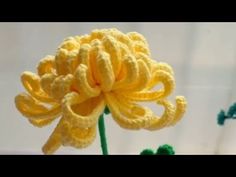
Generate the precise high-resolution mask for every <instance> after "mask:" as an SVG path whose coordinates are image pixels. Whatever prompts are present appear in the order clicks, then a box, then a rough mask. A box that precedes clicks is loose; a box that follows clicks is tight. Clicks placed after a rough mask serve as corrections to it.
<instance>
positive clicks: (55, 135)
mask: <svg viewBox="0 0 236 177" xmlns="http://www.w3.org/2000/svg"><path fill="white" fill-rule="evenodd" d="M64 124H65V120H64V118H61V120H60V121H59V123H58V124H57V126H56V128H55V129H54V130H53V132H52V134H51V135H50V137H49V138H48V140H47V142H46V143H45V144H44V146H43V147H42V151H43V153H44V154H53V153H54V152H55V151H56V150H57V149H58V148H59V147H60V146H61V140H62V134H61V131H62V127H63V125H64Z"/></svg>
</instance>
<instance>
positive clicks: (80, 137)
mask: <svg viewBox="0 0 236 177" xmlns="http://www.w3.org/2000/svg"><path fill="white" fill-rule="evenodd" d="M95 137H96V125H95V126H93V127H90V128H79V127H73V126H72V125H71V124H69V123H67V124H64V127H63V131H62V144H63V146H72V147H75V148H85V147H87V146H89V145H90V144H91V143H92V142H93V141H94V139H95Z"/></svg>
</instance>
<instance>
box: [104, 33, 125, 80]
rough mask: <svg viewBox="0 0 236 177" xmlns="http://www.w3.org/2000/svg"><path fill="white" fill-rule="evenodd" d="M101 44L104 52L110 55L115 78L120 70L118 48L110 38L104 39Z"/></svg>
mask: <svg viewBox="0 0 236 177" xmlns="http://www.w3.org/2000/svg"><path fill="white" fill-rule="evenodd" d="M102 43H103V46H104V48H105V50H106V52H108V53H109V54H110V58H111V64H112V68H113V72H114V75H115V77H117V75H118V73H119V72H120V69H121V52H120V48H119V46H118V44H117V42H116V40H115V39H114V38H113V37H111V36H106V37H104V38H103V41H102Z"/></svg>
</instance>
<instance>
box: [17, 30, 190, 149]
mask: <svg viewBox="0 0 236 177" xmlns="http://www.w3.org/2000/svg"><path fill="white" fill-rule="evenodd" d="M37 70H38V74H34V73H31V72H24V73H23V74H22V77H21V80H22V83H23V85H24V87H25V89H26V90H27V92H28V94H26V93H21V94H19V95H17V96H16V98H15V104H16V107H17V109H18V110H19V111H20V112H21V113H22V114H23V115H24V116H25V117H27V118H28V120H29V122H30V123H32V124H33V125H35V126H37V127H42V126H45V125H48V124H50V123H51V122H52V121H53V120H55V119H56V118H57V117H59V116H62V118H61V120H60V121H59V123H58V125H57V127H56V128H55V130H54V132H53V133H52V134H51V136H50V137H49V139H48V141H47V142H46V144H45V145H44V147H43V148H42V149H43V152H44V153H45V154H51V153H53V152H55V151H56V150H57V149H58V148H59V147H60V146H61V145H64V146H73V147H76V148H84V147H87V146H89V145H90V144H91V143H92V142H93V140H94V138H95V136H96V125H97V123H98V119H99V116H100V114H102V113H103V111H104V108H105V106H108V108H109V110H110V112H111V114H112V117H113V118H114V120H115V121H116V122H117V123H118V124H119V125H120V126H121V127H123V128H127V129H147V130H157V129H160V128H164V127H167V126H170V125H174V124H175V123H176V122H177V121H179V120H180V119H181V117H182V116H183V114H184V112H185V110H186V100H185V98H184V97H182V96H178V97H176V106H174V105H173V104H172V103H171V102H170V101H168V100H167V96H169V95H170V94H171V93H172V92H173V90H174V88H175V81H174V72H173V70H172V68H171V67H170V66H169V65H168V64H166V63H162V62H157V61H155V60H153V59H151V55H150V51H149V47H148V43H147V41H146V39H145V38H144V37H143V36H142V35H141V34H139V33H136V32H130V33H127V34H123V33H122V32H120V31H118V30H117V29H101V30H94V31H92V33H91V34H90V35H84V36H75V37H69V38H67V39H65V40H64V41H63V42H62V44H61V45H60V46H59V48H58V49H57V52H56V55H55V56H51V55H48V56H46V57H45V58H43V59H42V60H41V61H40V62H39V65H38V67H37ZM157 84H162V85H163V88H162V89H160V90H153V88H154V87H155V86H156V85H157ZM143 101H144V102H150V101H154V102H156V103H157V104H160V105H162V106H163V107H164V109H165V111H164V113H163V115H162V116H161V117H158V116H155V115H154V113H153V112H152V111H151V110H150V109H149V108H147V107H142V106H140V105H138V102H143ZM46 104H47V105H46Z"/></svg>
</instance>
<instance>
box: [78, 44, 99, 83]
mask: <svg viewBox="0 0 236 177" xmlns="http://www.w3.org/2000/svg"><path fill="white" fill-rule="evenodd" d="M90 50H91V46H90V45H89V44H83V45H81V48H80V51H79V54H78V63H79V65H80V64H84V65H86V66H87V68H88V70H87V72H88V75H87V77H88V82H89V84H90V85H91V86H95V85H96V82H95V81H94V79H93V74H92V70H91V66H90V58H89V57H90Z"/></svg>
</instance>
